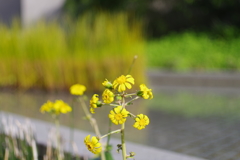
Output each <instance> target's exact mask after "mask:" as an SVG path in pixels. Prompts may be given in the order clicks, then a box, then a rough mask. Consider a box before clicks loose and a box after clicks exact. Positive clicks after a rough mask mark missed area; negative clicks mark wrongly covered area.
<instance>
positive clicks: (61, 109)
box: [53, 100, 72, 114]
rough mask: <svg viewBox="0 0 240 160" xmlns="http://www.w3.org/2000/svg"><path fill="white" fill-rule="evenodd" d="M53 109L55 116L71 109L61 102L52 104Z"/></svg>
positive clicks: (57, 101)
mask: <svg viewBox="0 0 240 160" xmlns="http://www.w3.org/2000/svg"><path fill="white" fill-rule="evenodd" d="M53 109H54V112H55V113H56V114H59V113H67V112H71V111H72V108H71V107H70V106H69V105H68V104H67V103H65V102H63V101H62V100H56V101H55V103H54V104H53Z"/></svg>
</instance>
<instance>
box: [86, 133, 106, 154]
mask: <svg viewBox="0 0 240 160" xmlns="http://www.w3.org/2000/svg"><path fill="white" fill-rule="evenodd" d="M84 143H85V145H86V147H87V149H88V150H89V151H91V152H92V153H94V154H98V153H100V152H101V151H102V147H101V143H100V142H99V140H98V139H97V137H95V136H93V137H92V138H91V140H90V135H88V136H87V137H85V139H84Z"/></svg>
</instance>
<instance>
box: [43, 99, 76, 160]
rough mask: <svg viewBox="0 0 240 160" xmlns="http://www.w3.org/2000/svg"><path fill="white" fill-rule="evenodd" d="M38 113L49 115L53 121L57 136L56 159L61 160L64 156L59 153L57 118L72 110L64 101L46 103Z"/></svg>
mask: <svg viewBox="0 0 240 160" xmlns="http://www.w3.org/2000/svg"><path fill="white" fill-rule="evenodd" d="M40 111H41V112H42V113H45V112H47V113H49V114H50V115H51V116H52V117H53V119H54V121H55V126H56V129H57V135H56V137H57V158H58V160H63V159H64V155H63V153H62V151H61V142H60V131H59V127H60V123H59V116H60V115H61V114H66V113H68V112H71V111H72V108H71V107H70V106H69V105H68V104H67V103H65V102H64V101H62V100H56V101H55V102H51V101H47V102H46V103H44V104H43V105H42V106H41V108H40Z"/></svg>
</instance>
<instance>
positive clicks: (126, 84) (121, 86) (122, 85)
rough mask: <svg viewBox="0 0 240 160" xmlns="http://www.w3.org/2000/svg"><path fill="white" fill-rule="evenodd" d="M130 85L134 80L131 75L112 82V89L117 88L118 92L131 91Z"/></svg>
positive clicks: (122, 76)
mask: <svg viewBox="0 0 240 160" xmlns="http://www.w3.org/2000/svg"><path fill="white" fill-rule="evenodd" d="M132 84H134V78H133V77H132V76H131V75H126V76H124V75H121V76H120V77H118V78H117V79H116V80H115V81H114V82H113V88H114V89H117V88H118V92H123V91H125V90H126V88H128V89H131V88H132Z"/></svg>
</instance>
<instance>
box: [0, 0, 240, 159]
mask: <svg viewBox="0 0 240 160" xmlns="http://www.w3.org/2000/svg"><path fill="white" fill-rule="evenodd" d="M239 8H240V1H237V0H235V1H228V0H209V1H202V0H141V1H137V0H115V1H112V0H98V1H96V0H51V1H48V0H8V1H6V0H0V22H1V24H0V74H1V78H0V109H1V110H2V111H7V112H11V113H17V114H20V115H24V116H27V117H31V118H37V119H41V120H45V121H49V122H51V117H48V116H47V115H42V114H40V112H39V108H40V106H41V105H42V104H43V103H45V102H46V101H47V100H53V101H54V100H56V99H63V100H65V101H66V102H68V103H69V104H70V103H71V99H72V97H71V96H70V95H69V93H68V89H69V87H70V86H71V85H73V84H75V83H80V84H84V85H85V86H87V94H88V95H89V97H90V96H91V95H92V94H93V93H95V92H99V93H100V92H102V90H103V88H102V85H101V83H102V82H103V81H104V80H105V79H106V78H107V79H108V80H109V81H113V80H114V79H115V78H116V77H118V76H119V75H122V74H127V73H128V70H129V67H130V66H131V63H132V61H133V57H134V56H135V55H137V56H138V59H137V60H136V62H135V64H134V66H133V68H132V71H131V74H132V75H133V77H134V78H135V81H136V85H135V88H133V90H136V89H137V88H138V86H139V84H141V83H146V84H148V86H150V87H149V88H152V91H153V94H154V99H152V100H148V101H140V102H138V103H136V104H135V105H134V107H132V108H131V109H130V110H132V111H133V112H136V111H137V112H138V113H145V114H146V115H148V116H149V117H150V120H151V122H150V125H149V126H148V127H147V128H146V129H145V130H143V131H141V132H139V136H138V137H136V136H135V134H136V132H138V131H136V130H134V128H133V127H132V126H131V124H129V125H128V129H129V135H128V136H127V140H128V141H132V142H136V143H140V144H144V145H149V146H153V147H156V148H160V149H166V150H171V151H174V152H179V153H183V154H188V155H193V156H196V157H202V158H205V159H211V160H238V159H240V154H239V151H240V128H239V126H240V109H239V108H240V94H239V93H240V74H239V70H240V28H239V27H240V18H239V17H240V11H239ZM108 112H109V108H105V109H103V110H101V111H99V114H96V119H98V120H99V121H100V122H101V123H102V124H104V123H106V121H107V117H105V118H103V115H106V113H108ZM74 114H76V116H75V117H79V115H82V113H81V109H80V108H79V110H78V109H77V110H76V112H74ZM136 114H137V113H136ZM69 118H70V117H68V116H67V115H66V116H64V117H63V119H62V123H63V124H64V125H69V121H70V120H69ZM77 121H79V122H78V123H77V124H76V127H77V128H79V129H81V130H86V131H92V130H91V128H90V127H89V126H88V125H86V122H85V121H83V120H81V119H78V120H77ZM106 130H107V128H106V127H102V132H103V133H105V132H106Z"/></svg>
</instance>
